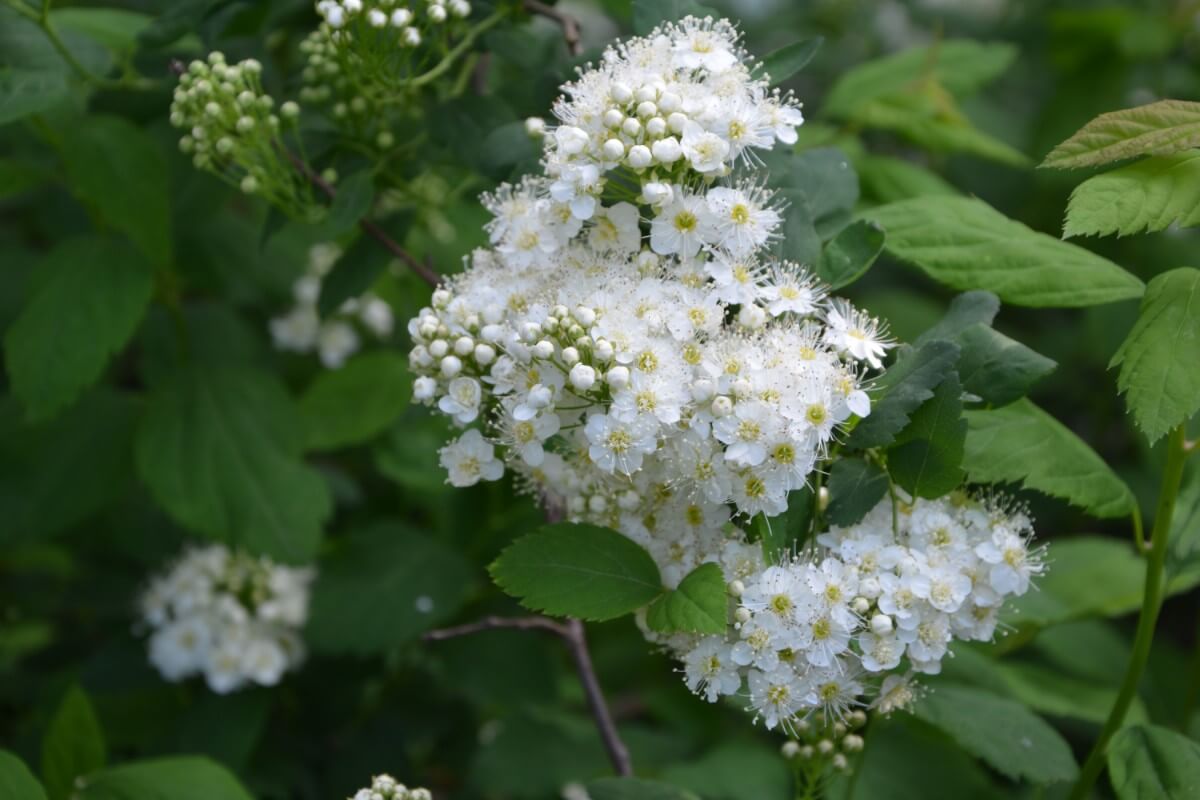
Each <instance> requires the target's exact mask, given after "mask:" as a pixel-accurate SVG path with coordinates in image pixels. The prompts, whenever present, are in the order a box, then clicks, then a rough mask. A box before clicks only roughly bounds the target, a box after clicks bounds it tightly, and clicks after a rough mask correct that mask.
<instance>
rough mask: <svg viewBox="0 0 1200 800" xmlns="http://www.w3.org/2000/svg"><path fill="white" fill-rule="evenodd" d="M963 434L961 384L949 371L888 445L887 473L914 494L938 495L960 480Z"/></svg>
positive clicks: (961, 473) (922, 495) (924, 495)
mask: <svg viewBox="0 0 1200 800" xmlns="http://www.w3.org/2000/svg"><path fill="white" fill-rule="evenodd" d="M966 436H967V423H966V420H964V419H963V418H962V386H961V385H960V384H959V382H958V375H956V374H955V373H954V372H950V373H949V374H948V375H947V376H946V377H945V378H944V379H943V380H942V382H941V383H940V384H938V386H937V388H936V389H934V391H933V397H931V398H930V399H928V400H926V401H925V402H924V403H922V404H921V406H920V407H919V408H918V409H917V410H916V411H914V412H913V413H912V417H911V418H910V421H909V423H908V425H906V426H905V428H904V430H902V431H900V433H898V434H897V435H896V441H895V443H894V444H893V445H892V446H891V447H890V448H888V451H887V464H888V474H890V475H891V476H892V480H894V481H895V482H896V484H897V485H898V486H900V487H901V488H903V489H904V490H905V491H907V492H908V493H909V494H911V495H914V496H915V497H926V498H931V499H932V498H936V497H941V496H942V495H944V494H947V493H948V492H951V491H953V490H954V489H956V488H957V487H958V485H959V484H960V483H962V479H963V470H962V460H963V443H964V442H965V440H966Z"/></svg>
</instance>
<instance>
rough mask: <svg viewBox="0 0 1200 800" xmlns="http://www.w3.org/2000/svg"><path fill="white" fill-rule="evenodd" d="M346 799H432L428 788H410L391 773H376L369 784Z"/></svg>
mask: <svg viewBox="0 0 1200 800" xmlns="http://www.w3.org/2000/svg"><path fill="white" fill-rule="evenodd" d="M347 800H433V795H432V794H431V793H430V792H429V790H428V789H422V788H413V789H410V788H408V787H407V786H405V785H404V784H403V783H400V782H399V781H397V780H396V779H395V778H393V777H392V776H391V775H386V774H385V775H376V776H375V777H373V778H372V779H371V785H370V786H368V787H366V788H364V789H359V790H358V791H357V792H355V793H354V794H353V795H351V796H350V797H348V798H347Z"/></svg>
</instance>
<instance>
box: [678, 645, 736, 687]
mask: <svg viewBox="0 0 1200 800" xmlns="http://www.w3.org/2000/svg"><path fill="white" fill-rule="evenodd" d="M683 663H684V678H685V680H686V681H687V687H688V688H689V689H691V690H692V691H693V692H695V693H696V694H701V693H702V694H703V697H704V698H705V699H706V700H708V702H710V703H715V702H717V698H719V697H720V696H721V695H730V694H734V693H736V692H737V690H738V689H739V688H741V685H742V676H741V673H740V672H739V671H738V665H737V664H736V663H734V662H733V659H732V656H731V653H730V647H729V645H728V644H726V643H725V641H724V640H723V639H722V638H721V637H720V636H706V637H705V638H703V639H701V640H700V643H699V644H697V645H696V646H695V647H694V648H692V649H691V650H690V651H689V652H688V654H687V655H686V656H685V657H684V660H683Z"/></svg>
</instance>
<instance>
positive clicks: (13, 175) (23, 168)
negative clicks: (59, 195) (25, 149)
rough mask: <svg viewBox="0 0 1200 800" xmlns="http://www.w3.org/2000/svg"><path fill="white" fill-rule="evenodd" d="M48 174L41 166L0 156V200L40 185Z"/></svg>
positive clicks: (46, 178)
mask: <svg viewBox="0 0 1200 800" xmlns="http://www.w3.org/2000/svg"><path fill="white" fill-rule="evenodd" d="M49 178H50V175H49V173H47V172H46V171H45V170H44V169H43V168H41V167H39V166H35V165H33V164H27V163H25V162H24V161H18V160H16V159H13V158H0V200H6V199H8V198H9V197H15V196H17V195H19V194H21V193H22V192H27V191H29V190H30V189H32V188H34V187H35V186H40V185H41V184H43V183H45V182H46V181H47V180H49Z"/></svg>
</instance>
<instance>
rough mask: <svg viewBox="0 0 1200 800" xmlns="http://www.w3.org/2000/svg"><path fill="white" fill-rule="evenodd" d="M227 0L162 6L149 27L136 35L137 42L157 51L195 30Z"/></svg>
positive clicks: (184, 0) (196, 0)
mask: <svg viewBox="0 0 1200 800" xmlns="http://www.w3.org/2000/svg"><path fill="white" fill-rule="evenodd" d="M228 4H229V0H176V2H173V3H169V4H167V5H166V6H163V10H162V11H161V12H160V13H159V14H158V15H157V16H155V17H154V19H153V21H152V22H151V23H150V26H149V27H147V28H146V29H145V30H143V31H142V32H141V33H139V34H138V42H139V44H141V46H142V47H144V48H146V49H150V50H153V49H157V48H160V47H163V46H165V45H169V44H171V43H172V42H174V41H176V40H177V39H179V38H180V37H181V36H183V35H185V34H187V33H189V32H191V31H194V30H196V29H197V28H199V27H200V25H201V23H202V22H204V20H205V18H206V17H207V16H208V15H209V14H210V13H212V12H213V11H214V10H215V9H216V8H218V7H219V6H224V5H228Z"/></svg>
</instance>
